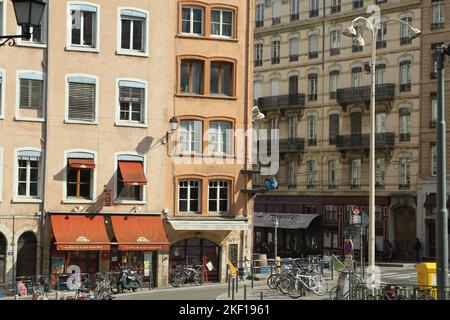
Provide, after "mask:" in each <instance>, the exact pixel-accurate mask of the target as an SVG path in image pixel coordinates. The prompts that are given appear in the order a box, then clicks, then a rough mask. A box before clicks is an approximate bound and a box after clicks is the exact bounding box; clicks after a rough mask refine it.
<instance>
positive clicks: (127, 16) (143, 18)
mask: <svg viewBox="0 0 450 320" xmlns="http://www.w3.org/2000/svg"><path fill="white" fill-rule="evenodd" d="M146 39H147V13H145V12H141V11H136V10H132V9H122V10H120V49H121V50H124V51H132V52H133V51H134V52H138V53H145V52H146V51H147V43H146V42H147V41H146Z"/></svg>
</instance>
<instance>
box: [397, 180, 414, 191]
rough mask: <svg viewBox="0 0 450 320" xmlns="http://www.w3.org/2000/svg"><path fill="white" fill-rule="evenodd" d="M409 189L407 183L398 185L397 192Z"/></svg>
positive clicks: (409, 186) (409, 185)
mask: <svg viewBox="0 0 450 320" xmlns="http://www.w3.org/2000/svg"><path fill="white" fill-rule="evenodd" d="M410 188H411V184H410V183H409V182H407V183H400V184H399V185H398V189H399V190H409V189H410Z"/></svg>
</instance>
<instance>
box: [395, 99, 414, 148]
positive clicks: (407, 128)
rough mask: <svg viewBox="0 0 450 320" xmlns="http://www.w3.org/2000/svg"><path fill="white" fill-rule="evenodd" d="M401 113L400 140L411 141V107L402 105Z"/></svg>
mask: <svg viewBox="0 0 450 320" xmlns="http://www.w3.org/2000/svg"><path fill="white" fill-rule="evenodd" d="M398 114H399V121H400V123H399V125H400V126H399V128H400V141H410V139H411V108H410V107H409V106H408V105H406V106H402V107H400V110H399V112H398Z"/></svg>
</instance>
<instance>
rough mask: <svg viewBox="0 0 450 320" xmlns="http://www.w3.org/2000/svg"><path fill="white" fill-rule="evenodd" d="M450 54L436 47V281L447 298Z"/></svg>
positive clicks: (443, 298) (439, 290) (445, 48)
mask: <svg viewBox="0 0 450 320" xmlns="http://www.w3.org/2000/svg"><path fill="white" fill-rule="evenodd" d="M446 56H450V45H449V46H448V47H445V46H440V47H438V48H437V49H436V58H437V61H436V62H437V72H438V89H437V98H438V129H437V214H436V267H437V268H436V269H437V270H436V271H437V272H436V282H437V289H438V298H439V299H440V300H446V299H447V290H448V222H447V219H448V212H447V204H446V202H447V190H446V189H447V186H446V180H447V179H446V177H447V173H446V169H445V166H446V150H445V143H446V139H445V134H446V124H445V103H444V102H445V83H444V81H445V69H444V68H445V57H446Z"/></svg>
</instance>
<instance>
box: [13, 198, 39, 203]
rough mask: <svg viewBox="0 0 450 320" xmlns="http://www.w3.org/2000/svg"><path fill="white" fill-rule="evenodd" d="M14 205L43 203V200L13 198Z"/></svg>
mask: <svg viewBox="0 0 450 320" xmlns="http://www.w3.org/2000/svg"><path fill="white" fill-rule="evenodd" d="M12 202H13V203H42V199H34V198H13V200H12Z"/></svg>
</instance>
